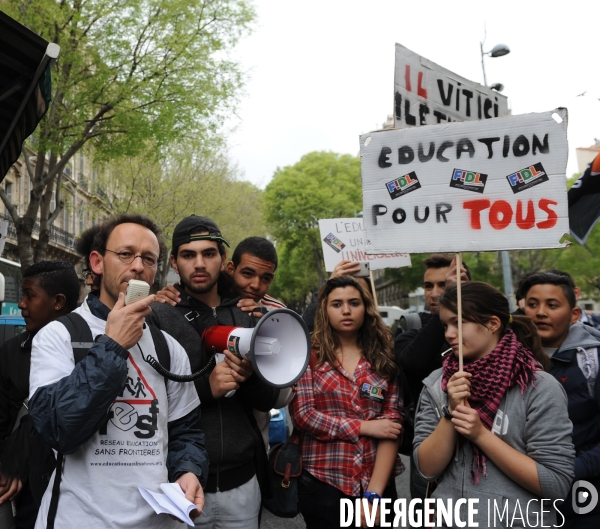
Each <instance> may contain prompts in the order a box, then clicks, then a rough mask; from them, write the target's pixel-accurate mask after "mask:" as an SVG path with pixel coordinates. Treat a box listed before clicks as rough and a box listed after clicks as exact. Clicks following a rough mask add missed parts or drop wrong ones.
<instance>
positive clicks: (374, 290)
mask: <svg viewBox="0 0 600 529" xmlns="http://www.w3.org/2000/svg"><path fill="white" fill-rule="evenodd" d="M369 280H370V281H371V290H373V302H374V303H375V308H377V307H378V306H379V303H377V290H376V289H375V280H374V279H373V270H369Z"/></svg>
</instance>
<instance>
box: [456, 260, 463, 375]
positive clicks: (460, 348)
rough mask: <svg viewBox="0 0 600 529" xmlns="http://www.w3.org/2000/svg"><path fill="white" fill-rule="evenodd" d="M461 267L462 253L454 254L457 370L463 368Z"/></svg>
mask: <svg viewBox="0 0 600 529" xmlns="http://www.w3.org/2000/svg"><path fill="white" fill-rule="evenodd" d="M461 269H462V254H461V253H460V252H459V253H457V254H456V310H457V311H458V313H457V316H458V370H459V371H462V370H463V340H462V286H461V284H460V276H461Z"/></svg>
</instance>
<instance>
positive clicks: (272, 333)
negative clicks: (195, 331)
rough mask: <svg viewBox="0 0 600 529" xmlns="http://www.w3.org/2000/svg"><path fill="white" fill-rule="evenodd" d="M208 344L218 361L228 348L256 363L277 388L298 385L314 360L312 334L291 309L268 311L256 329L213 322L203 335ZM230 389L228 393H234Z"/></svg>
mask: <svg viewBox="0 0 600 529" xmlns="http://www.w3.org/2000/svg"><path fill="white" fill-rule="evenodd" d="M202 339H203V340H204V345H205V347H206V348H207V349H208V350H209V351H210V350H211V349H212V348H214V349H213V350H214V351H215V352H216V354H217V355H218V356H217V362H219V361H222V360H223V359H224V355H223V354H222V351H223V350H225V349H227V350H228V351H230V352H231V353H233V354H234V355H237V356H239V357H240V358H245V359H246V360H248V361H250V362H252V367H253V368H254V373H256V374H257V375H258V377H259V378H260V379H261V380H262V381H263V382H265V383H266V384H269V385H270V386H274V387H276V388H287V387H289V386H291V385H292V384H295V383H296V382H297V381H298V380H299V379H300V377H301V376H302V375H303V374H304V372H305V371H306V367H307V366H308V361H309V360H310V350H311V343H310V336H309V334H308V328H307V327H306V324H305V323H304V321H303V320H302V318H301V317H300V316H299V315H298V314H296V313H295V312H294V311H293V310H290V309H275V310H272V311H270V312H268V313H267V314H265V315H264V316H263V317H262V318H261V319H260V320H259V321H258V323H257V324H256V327H254V328H253V329H246V328H244V327H230V326H226V325H213V326H212V327H209V328H208V329H206V330H205V331H204V333H203V334H202ZM232 394H233V392H229V393H228V394H227V396H230V395H232Z"/></svg>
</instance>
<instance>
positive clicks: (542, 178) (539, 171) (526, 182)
mask: <svg viewBox="0 0 600 529" xmlns="http://www.w3.org/2000/svg"><path fill="white" fill-rule="evenodd" d="M506 179H507V180H508V183H509V184H510V188H511V189H512V190H513V193H518V192H520V191H525V189H529V188H530V187H533V186H536V185H538V184H541V183H542V182H547V181H548V180H549V178H548V175H547V174H546V171H544V168H543V167H542V164H541V163H536V164H535V165H530V166H529V167H525V169H521V170H520V171H517V172H516V173H513V174H509V175H508V176H507V177H506Z"/></svg>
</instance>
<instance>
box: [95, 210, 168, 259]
mask: <svg viewBox="0 0 600 529" xmlns="http://www.w3.org/2000/svg"><path fill="white" fill-rule="evenodd" d="M127 223H131V224H139V225H140V226H143V227H144V228H147V229H149V230H150V231H151V232H152V233H154V235H156V238H157V239H158V247H159V252H160V256H159V257H161V256H162V255H164V254H165V252H166V248H167V247H166V246H165V243H164V241H163V240H162V234H161V229H160V228H159V227H158V225H157V224H156V223H155V222H154V221H153V220H151V219H149V218H148V217H146V216H144V215H140V214H138V213H121V214H120V215H117V216H116V217H112V218H110V219H108V220H106V221H104V222H103V223H102V224H100V225H99V226H96V228H97V230H98V231H97V232H96V235H95V236H94V241H93V243H92V246H91V248H92V250H96V251H98V252H100V253H101V254H102V255H104V254H105V253H106V243H107V242H108V238H109V237H110V234H111V233H112V232H113V230H114V229H115V228H116V227H117V226H119V225H120V224H127Z"/></svg>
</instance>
